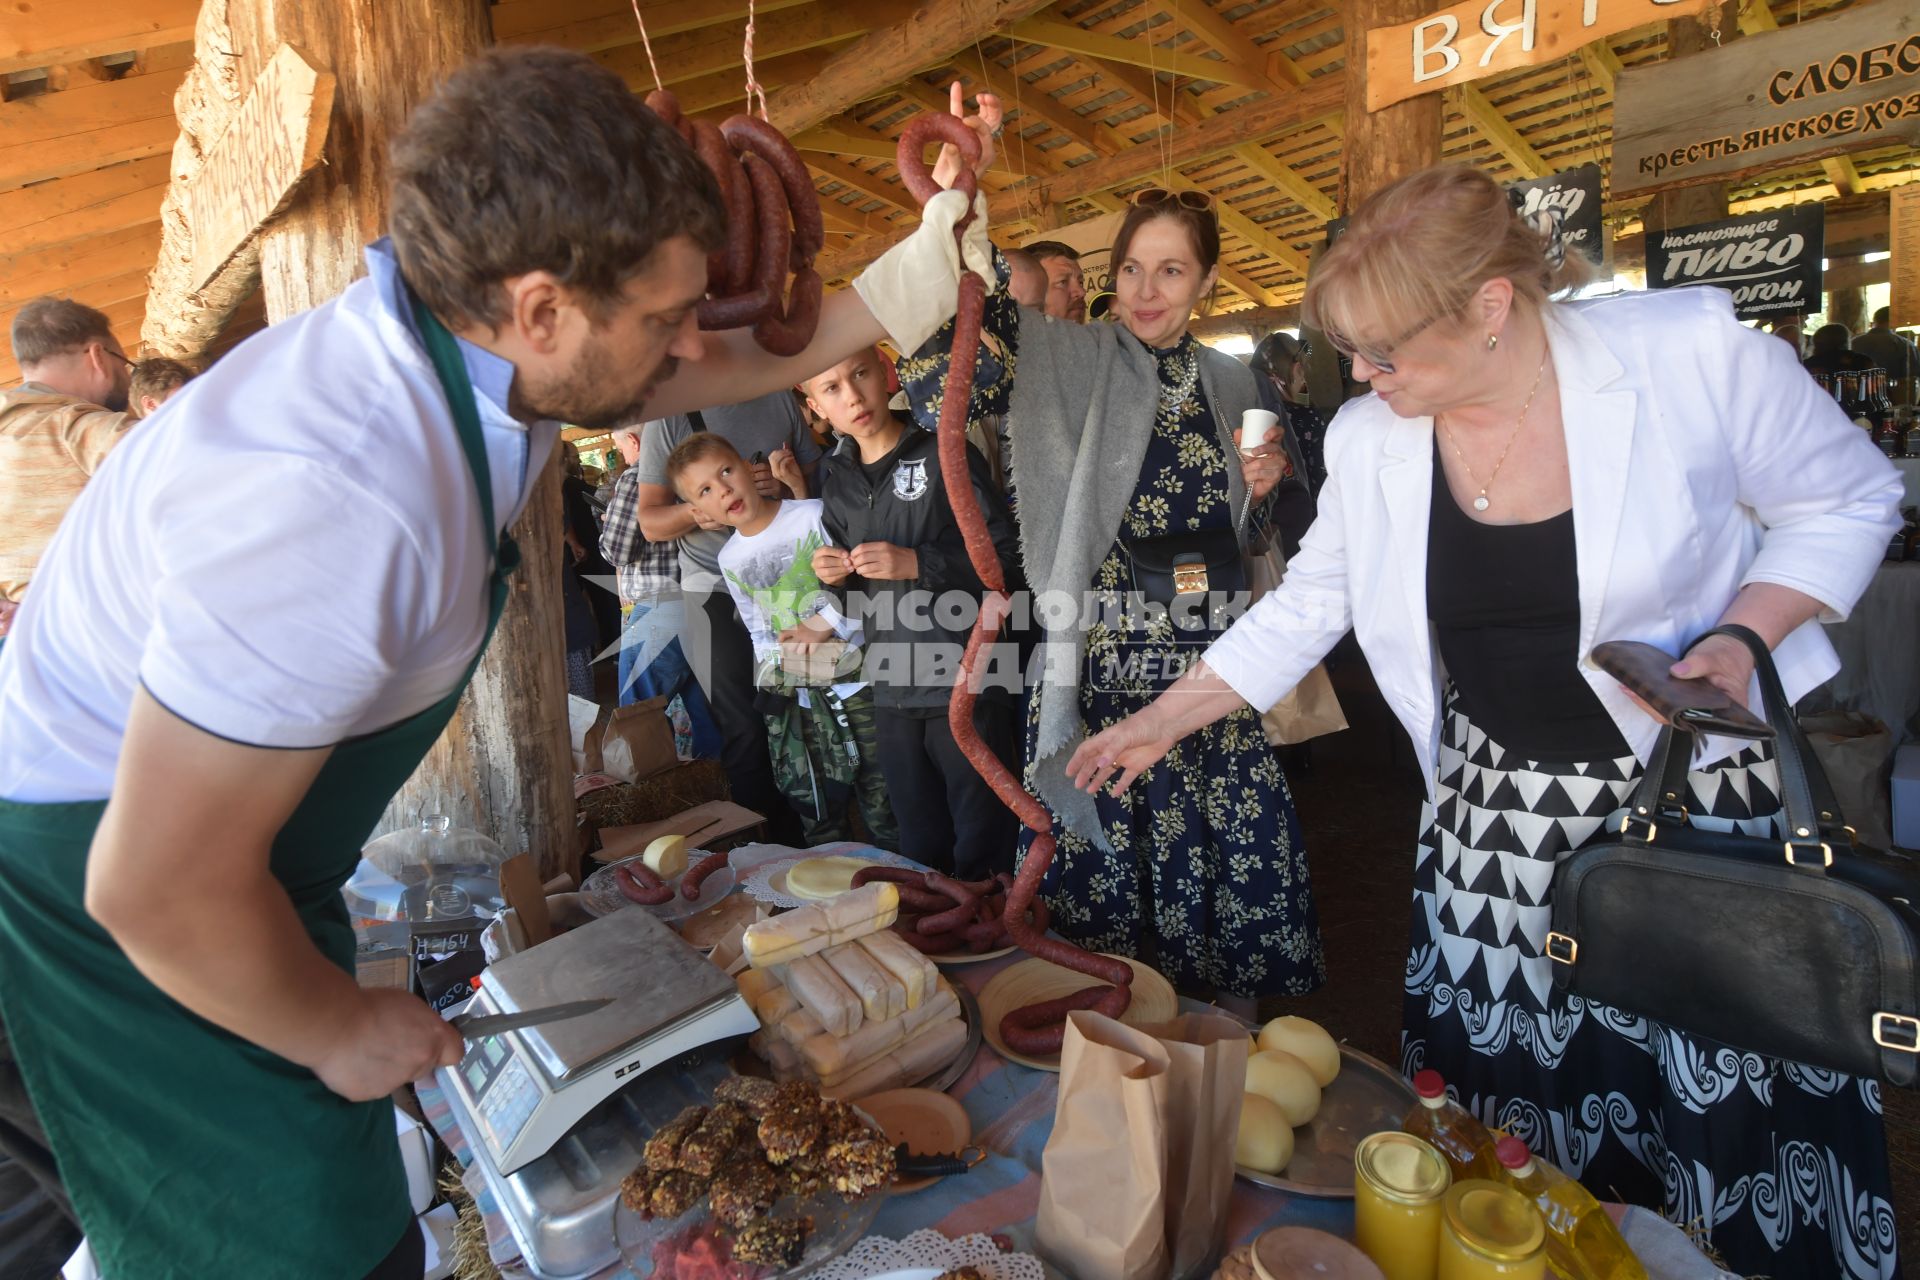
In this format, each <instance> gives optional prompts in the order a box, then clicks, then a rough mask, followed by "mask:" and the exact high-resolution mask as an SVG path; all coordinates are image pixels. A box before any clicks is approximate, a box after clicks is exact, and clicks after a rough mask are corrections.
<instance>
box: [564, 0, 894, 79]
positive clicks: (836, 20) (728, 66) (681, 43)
mask: <svg viewBox="0 0 1920 1280" xmlns="http://www.w3.org/2000/svg"><path fill="white" fill-rule="evenodd" d="M906 10H907V6H906V4H905V3H904V2H903V0H851V2H850V3H838V4H833V5H808V6H806V7H803V8H798V9H789V10H787V11H786V12H784V13H776V14H774V15H773V16H772V17H770V18H768V19H766V20H765V21H763V22H759V23H758V24H757V26H756V30H755V33H754V54H755V58H756V60H757V59H759V58H776V57H779V56H780V55H781V54H784V53H799V52H801V51H803V50H806V49H812V48H816V47H818V46H820V45H823V44H832V43H833V42H834V41H836V40H845V39H847V38H848V37H849V36H859V35H864V34H866V33H867V32H870V31H872V30H874V29H875V28H876V27H883V26H887V25H890V24H891V23H893V22H897V21H899V19H900V16H901V15H902V14H903V13H904V12H906ZM653 54H654V60H655V62H656V63H657V64H658V65H659V67H660V73H661V78H662V79H664V80H665V81H666V83H667V84H668V85H669V86H672V85H676V84H679V83H681V82H682V81H686V80H694V79H697V78H699V77H702V76H707V75H713V74H717V73H722V72H726V71H731V72H732V73H733V74H734V75H735V76H737V77H739V78H740V79H741V80H742V81H743V82H744V81H745V78H746V73H745V72H744V71H743V70H742V69H741V58H740V54H741V33H740V32H739V30H737V29H735V28H733V27H731V26H727V27H703V28H701V29H700V30H698V31H688V32H685V33H683V34H681V35H677V36H668V37H667V38H666V39H664V40H656V41H654V45H653ZM593 57H594V60H595V61H596V62H598V63H600V64H601V65H602V66H604V67H606V68H608V69H609V70H611V71H614V72H616V73H617V74H619V75H620V77H621V78H622V79H624V80H625V81H626V82H627V84H628V85H629V86H630V87H631V88H632V89H633V90H634V92H636V93H646V92H648V91H649V90H651V89H652V88H653V70H652V66H651V65H650V64H649V63H648V61H647V55H646V51H645V50H644V49H642V48H641V46H639V45H638V44H631V45H621V46H619V47H618V48H615V49H606V50H603V51H601V52H599V53H596V54H594V55H593Z"/></svg>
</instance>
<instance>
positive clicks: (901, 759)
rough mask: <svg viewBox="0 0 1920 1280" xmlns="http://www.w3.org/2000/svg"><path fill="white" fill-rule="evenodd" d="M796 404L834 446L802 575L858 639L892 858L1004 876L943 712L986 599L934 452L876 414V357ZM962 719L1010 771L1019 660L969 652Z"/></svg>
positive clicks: (997, 844) (977, 780)
mask: <svg viewBox="0 0 1920 1280" xmlns="http://www.w3.org/2000/svg"><path fill="white" fill-rule="evenodd" d="M801 389H802V390H803V391H804V392H805V393H806V396H807V404H808V406H809V407H811V408H812V410H813V411H814V412H815V413H816V414H818V415H819V416H820V417H822V418H825V419H826V420H827V421H828V422H829V423H830V424H832V426H833V428H834V430H835V431H837V432H838V433H840V434H841V435H842V436H844V437H846V438H845V439H843V440H842V441H841V442H840V446H839V448H838V449H836V450H835V451H834V452H833V453H832V454H830V455H828V457H827V458H826V460H825V461H824V462H823V464H822V467H821V475H822V476H823V477H824V478H823V479H822V481H821V485H820V497H821V500H822V501H823V502H824V503H825V504H826V511H825V516H824V522H825V524H826V527H827V532H828V534H829V535H830V536H831V537H832V539H833V541H834V542H835V543H836V544H838V545H836V546H831V547H822V548H820V549H819V550H817V551H815V552H814V553H813V566H814V571H815V572H816V573H818V574H819V576H820V580H821V581H822V582H823V583H825V584H827V585H828V586H830V587H841V588H844V589H845V590H846V592H847V594H848V598H849V601H850V603H851V606H852V607H851V608H850V609H849V612H856V611H857V613H858V615H859V617H860V620H861V622H862V624H863V626H864V629H865V632H866V639H867V657H866V672H867V678H868V679H869V680H870V681H871V682H872V686H873V695H874V719H875V723H876V729H877V738H878V742H879V747H880V768H881V772H882V773H883V774H884V775H885V776H886V781H887V790H888V791H889V792H890V798H891V800H892V803H893V810H894V812H895V813H896V814H898V815H899V816H900V819H901V821H900V840H901V848H900V852H901V853H904V854H906V855H907V856H908V857H909V858H912V859H914V860H915V861H916V862H921V863H924V864H926V865H927V866H930V867H935V868H938V869H940V870H943V871H946V870H950V871H952V872H953V873H954V874H955V875H957V876H958V877H959V878H961V879H963V880H977V879H984V878H985V877H987V876H990V875H992V874H994V873H995V872H998V871H1010V870H1012V868H1013V855H1014V841H1015V838H1016V833H1017V831H1018V829H1019V823H1018V821H1017V820H1016V819H1015V818H1014V816H1013V814H1012V813H1011V812H1009V811H1008V809H1007V807H1006V806H1005V805H1003V804H1001V803H1000V800H999V798H998V797H996V796H995V795H994V794H993V792H992V790H991V789H990V788H989V787H988V786H987V784H986V782H985V781H984V780H983V779H982V778H981V777H980V775H979V774H978V773H976V772H974V768H973V766H972V765H971V764H969V763H968V762H967V759H966V757H965V756H963V755H961V754H960V750H959V748H958V747H957V746H956V745H955V743H954V740H953V731H952V728H951V726H949V725H948V723H947V699H948V697H949V696H950V695H951V693H952V689H953V682H954V680H955V679H957V678H958V676H959V670H960V655H961V653H962V651H963V650H964V649H965V648H966V642H967V634H968V631H969V630H970V629H971V627H972V624H973V619H974V618H975V617H976V616H977V615H978V612H979V607H980V601H981V598H982V595H983V594H984V592H985V590H986V588H985V587H984V585H983V584H982V583H981V581H980V577H979V575H978V574H976V573H975V572H974V570H973V564H972V562H971V561H970V560H969V559H968V558H967V549H966V544H965V542H964V541H963V539H962V538H961V534H960V526H959V524H958V522H957V521H955V519H954V515H953V508H952V506H951V505H949V504H948V502H947V492H946V485H945V481H944V479H943V478H942V476H941V471H940V450H939V446H938V443H937V441H936V440H935V438H934V437H933V436H932V435H931V434H930V433H928V432H926V431H922V430H921V429H920V428H919V427H916V426H912V425H910V424H906V423H903V422H901V421H900V420H899V419H898V418H895V417H894V416H893V415H892V414H891V413H890V412H888V410H887V396H888V392H887V370H886V365H885V364H884V363H883V362H882V360H881V357H880V353H879V352H878V351H874V350H868V351H864V352H861V353H860V354H858V355H855V356H853V357H851V358H849V359H847V360H843V361H841V362H840V363H839V364H837V365H835V366H834V367H833V368H831V369H829V370H827V371H826V372H825V373H822V374H820V375H819V376H817V377H815V378H812V379H810V380H809V381H808V382H807V383H806V384H805V385H804V386H803V387H802V388H801ZM967 465H968V468H969V471H970V473H971V475H972V479H973V492H974V495H975V497H976V498H977V499H978V500H979V502H980V509H981V511H982V512H983V513H984V514H985V516H986V519H987V531H988V533H989V534H990V535H991V537H992V538H993V545H994V550H995V551H996V552H997V553H998V554H999V557H1000V564H1001V567H1002V570H1003V571H1004V572H1005V573H1006V575H1007V585H1008V588H1009V590H1018V589H1020V584H1019V583H1018V578H1019V572H1020V571H1019V546H1018V541H1017V538H1016V535H1015V532H1014V525H1013V520H1012V517H1010V516H1009V515H1008V514H1007V509H1006V505H1005V503H1003V502H1002V501H1001V500H1000V498H999V497H998V496H997V495H996V494H995V493H994V491H993V485H992V482H991V480H990V478H989V472H988V470H987V463H986V460H985V459H984V458H982V457H981V456H980V454H979V452H978V451H977V450H975V449H973V448H972V447H971V446H969V447H968V449H967ZM980 670H981V672H982V673H983V674H984V675H985V687H984V688H983V689H982V690H981V695H980V701H979V702H978V703H977V704H976V706H975V709H974V724H975V727H976V728H977V729H978V730H979V732H980V736H981V738H982V739H983V740H984V741H985V742H986V743H987V745H988V746H989V747H991V748H992V749H993V752H994V754H996V755H998V756H999V757H1000V758H1001V759H1002V760H1003V761H1005V762H1007V764H1008V766H1009V767H1012V768H1015V769H1016V770H1017V764H1016V763H1015V762H1016V760H1017V753H1016V747H1015V743H1016V741H1017V739H1016V736H1015V734H1016V726H1015V724H1014V712H1013V706H1014V700H1013V697H1012V694H1013V693H1014V691H1016V690H1017V689H1018V687H1019V679H1020V672H1019V657H1018V652H1017V649H1016V647H1015V646H1014V645H1013V644H1011V643H1009V642H1006V641H1002V642H1001V643H999V644H997V645H994V646H992V647H991V648H989V649H986V650H983V651H982V653H981V661H980Z"/></svg>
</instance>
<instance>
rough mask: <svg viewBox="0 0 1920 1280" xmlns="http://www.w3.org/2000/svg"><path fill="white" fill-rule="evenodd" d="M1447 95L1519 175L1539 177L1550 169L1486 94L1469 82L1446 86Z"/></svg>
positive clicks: (1456, 108)
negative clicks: (1451, 86) (1448, 87)
mask: <svg viewBox="0 0 1920 1280" xmlns="http://www.w3.org/2000/svg"><path fill="white" fill-rule="evenodd" d="M1447 96H1448V97H1449V98H1451V99H1452V100H1453V104H1454V108H1455V110H1457V111H1459V113H1460V114H1461V115H1462V116H1464V117H1466V119H1467V121H1468V122H1469V123H1470V124H1472V125H1473V127H1474V128H1475V129H1477V130H1479V132H1480V136H1481V137H1483V138H1485V139H1486V140H1487V142H1488V143H1489V144H1490V145H1491V146H1492V147H1493V149H1494V150H1495V151H1497V152H1499V153H1500V154H1501V155H1503V156H1505V157H1506V159H1507V163H1508V164H1510V165H1512V166H1513V167H1514V170H1515V172H1517V173H1519V175H1520V176H1521V177H1523V178H1539V177H1544V176H1545V175H1546V174H1548V173H1550V172H1552V170H1551V169H1550V168H1549V167H1548V165H1547V162H1546V161H1545V160H1542V159H1541V158H1540V153H1539V152H1537V151H1535V150H1534V149H1533V147H1532V145H1531V144H1529V143H1528V142H1527V140H1526V139H1525V138H1523V137H1521V136H1520V131H1519V130H1518V129H1516V128H1514V127H1513V126H1512V125H1511V124H1509V123H1508V122H1507V118H1506V117H1505V116H1503V115H1501V114H1500V112H1499V110H1498V109H1497V108H1495V106H1494V105H1493V103H1491V102H1489V101H1487V95H1486V94H1484V93H1482V92H1480V90H1479V89H1478V88H1476V87H1475V86H1473V85H1470V84H1462V85H1455V86H1454V87H1453V88H1451V89H1449V90H1447Z"/></svg>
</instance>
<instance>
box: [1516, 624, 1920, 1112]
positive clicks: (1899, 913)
mask: <svg viewBox="0 0 1920 1280" xmlns="http://www.w3.org/2000/svg"><path fill="white" fill-rule="evenodd" d="M1707 635H1724V636H1731V637H1733V638H1734V639H1737V640H1739V641H1740V642H1741V643H1743V644H1745V645H1746V646H1747V647H1748V648H1749V649H1751V650H1752V651H1753V657H1754V670H1755V672H1756V673H1757V675H1758V677H1759V680H1760V689H1761V694H1762V698H1763V701H1764V703H1765V711H1766V716H1767V720H1768V722H1769V724H1770V725H1771V726H1772V729H1773V741H1774V751H1775V758H1776V760H1777V761H1778V764H1779V769H1780V790H1781V798H1782V801H1783V805H1784V808H1785V810H1786V831H1787V836H1786V839H1785V840H1784V841H1782V840H1769V839H1760V838H1756V837H1753V836H1746V835H1741V834H1739V833H1737V832H1735V833H1726V832H1714V831H1704V830H1701V829H1699V828H1696V827H1692V826H1689V825H1688V823H1687V811H1686V808H1685V802H1686V795H1687V793H1686V783H1687V771H1688V762H1689V760H1690V759H1691V757H1692V748H1693V743H1694V739H1693V735H1692V734H1691V733H1688V732H1684V731H1681V730H1677V729H1674V728H1671V727H1669V728H1667V729H1665V730H1663V731H1662V732H1661V735H1660V740H1659V743H1658V745H1657V746H1656V747H1655V748H1654V752H1653V757H1652V759H1651V760H1649V761H1648V763H1647V771H1646V774H1645V777H1644V778H1643V779H1642V781H1641V783H1640V786H1639V788H1638V790H1637V791H1636V792H1635V794H1634V796H1633V798H1632V801H1631V803H1630V805H1629V807H1628V810H1627V813H1626V815H1625V817H1624V818H1623V819H1622V822H1621V825H1620V829H1619V832H1618V834H1617V835H1615V836H1614V837H1613V838H1612V839H1608V840H1603V841H1600V842H1596V843H1594V844H1590V845H1587V846H1586V847H1584V848H1582V849H1580V850H1578V851H1577V852H1575V853H1573V854H1571V855H1569V856H1568V857H1567V858H1565V859H1564V860H1562V861H1561V863H1560V865H1559V867H1558V868H1557V869H1556V870H1555V872H1554V876H1553V931H1552V932H1551V933H1549V934H1548V935H1547V956H1548V958H1549V959H1550V960H1552V961H1553V979H1554V985H1555V986H1557V987H1559V988H1560V989H1561V990H1562V991H1570V992H1572V993H1573V994H1575V995H1578V996H1581V997H1583V998H1585V999H1589V1000H1597V1001H1600V1002H1601V1003H1604V1004H1609V1005H1612V1006H1614V1007H1615V1008H1618V1009H1622V1010H1625V1011H1626V1012H1629V1013H1636V1014H1641V1015H1643V1016H1645V1017H1648V1018H1651V1019H1654V1020H1655V1021H1657V1022H1662V1023H1666V1024H1667V1025H1669V1026H1672V1027H1675V1028H1678V1029H1680V1030H1683V1031H1687V1032H1690V1033H1693V1034H1695V1035H1698V1036H1702V1037H1705V1038H1706V1039H1709V1040H1716V1041H1719V1042H1720V1043H1722V1044H1726V1045H1730V1046H1732V1047H1733V1048H1735V1049H1741V1050H1746V1051H1750V1052H1754V1053H1760V1054H1765V1055H1767V1056H1769V1057H1774V1058H1784V1059H1786V1060H1788V1061H1792V1062H1802V1063H1807V1064H1809V1065H1812V1066H1815V1067H1824V1068H1828V1069H1830V1070H1834V1071H1842V1072H1846V1073H1847V1074H1849V1075H1855V1076H1865V1077H1869V1078H1872V1079H1876V1080H1879V1081H1882V1082H1884V1083H1886V1084H1892V1085H1901V1086H1908V1087H1910V1086H1912V1085H1913V1084H1914V1083H1915V1076H1916V1066H1920V990H1916V977H1915V959H1916V955H1915V951H1916V948H1915V932H1916V928H1920V913H1917V912H1916V911H1915V907H1914V904H1915V903H1916V902H1920V867H1916V864H1915V863H1914V861H1913V860H1912V859H1909V858H1906V857H1902V856H1900V855H1898V854H1892V853H1885V852H1882V851H1880V850H1877V849H1868V848H1864V847H1861V846H1859V845H1856V844H1855V843H1854V838H1853V830H1852V828H1850V827H1848V826H1846V824H1845V819H1844V817H1843V816H1842V815H1841V813H1840V810H1839V808H1838V806H1837V805H1836V804H1835V803H1834V800H1833V791H1832V788H1831V787H1830V786H1829V785H1828V783H1827V778H1826V775H1825V773H1823V772H1822V771H1821V769H1820V766H1819V764H1818V762H1816V761H1815V759H1814V756H1813V751H1812V749H1811V748H1810V747H1809V746H1808V744H1807V741H1806V738H1805V736H1804V735H1803V734H1802V733H1801V731H1800V728H1799V725H1798V724H1796V723H1795V721H1794V719H1793V711H1792V708H1791V707H1790V706H1789V705H1788V704H1787V700H1786V695H1785V693H1784V691H1783V690H1782V689H1781V687H1780V676H1779V673H1778V672H1776V671H1775V670H1774V666H1773V658H1772V655H1771V654H1769V653H1768V651H1767V647H1766V644H1765V642H1764V641H1762V640H1761V639H1760V637H1759V636H1757V635H1755V634H1754V633H1753V632H1751V631H1749V630H1747V629H1746V628H1745V627H1738V626H1723V627H1716V628H1714V629H1713V630H1712V631H1709V632H1707ZM1702 638H1703V639H1704V638H1705V637H1702ZM1689 647H1691V646H1689Z"/></svg>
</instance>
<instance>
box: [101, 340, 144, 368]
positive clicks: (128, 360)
mask: <svg viewBox="0 0 1920 1280" xmlns="http://www.w3.org/2000/svg"><path fill="white" fill-rule="evenodd" d="M100 349H101V350H102V351H105V352H106V353H107V354H108V355H110V356H112V357H113V358H114V359H115V360H118V361H119V362H120V363H121V364H124V365H125V366H127V368H129V369H137V368H139V364H138V363H137V362H136V361H134V360H133V359H131V358H129V357H127V356H125V355H122V354H121V353H120V352H118V351H115V350H113V349H112V348H110V347H108V346H107V345H106V344H105V343H102V344H101V345H100Z"/></svg>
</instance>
